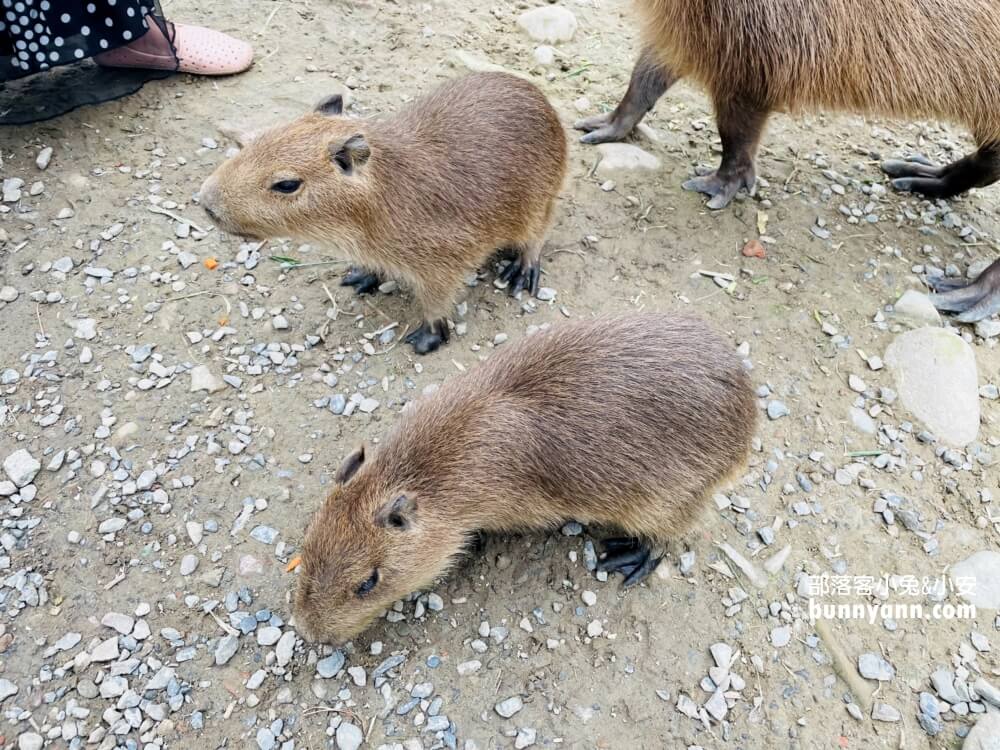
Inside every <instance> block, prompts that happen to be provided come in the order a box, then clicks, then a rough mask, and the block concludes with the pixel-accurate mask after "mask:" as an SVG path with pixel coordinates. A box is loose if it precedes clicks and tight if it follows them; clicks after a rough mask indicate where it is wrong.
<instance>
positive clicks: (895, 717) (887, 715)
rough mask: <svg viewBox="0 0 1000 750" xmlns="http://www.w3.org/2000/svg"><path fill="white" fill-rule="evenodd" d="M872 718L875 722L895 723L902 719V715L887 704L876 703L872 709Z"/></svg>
mask: <svg viewBox="0 0 1000 750" xmlns="http://www.w3.org/2000/svg"><path fill="white" fill-rule="evenodd" d="M872 718H873V719H874V720H875V721H886V722H896V721H899V720H900V719H902V718H903V715H902V714H900V713H899V710H898V709H896V708H894V707H893V706H890V705H889V704H888V703H876V704H875V705H874V707H873V708H872Z"/></svg>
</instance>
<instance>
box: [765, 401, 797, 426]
mask: <svg viewBox="0 0 1000 750" xmlns="http://www.w3.org/2000/svg"><path fill="white" fill-rule="evenodd" d="M789 414H791V412H790V411H789V410H788V407H787V406H786V405H785V402H784V401H768V402H767V418H768V419H770V420H772V421H774V420H777V419H781V418H782V417H787V416H788V415H789Z"/></svg>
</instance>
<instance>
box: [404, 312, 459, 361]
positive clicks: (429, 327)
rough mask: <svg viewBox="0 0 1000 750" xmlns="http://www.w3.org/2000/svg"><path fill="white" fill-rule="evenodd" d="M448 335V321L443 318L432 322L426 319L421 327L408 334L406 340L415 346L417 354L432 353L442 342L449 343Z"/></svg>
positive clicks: (414, 349)
mask: <svg viewBox="0 0 1000 750" xmlns="http://www.w3.org/2000/svg"><path fill="white" fill-rule="evenodd" d="M448 337H449V331H448V321H447V320H444V319H441V320H435V321H434V322H432V323H428V322H426V321H425V322H424V323H423V324H422V325H421V326H420V328H418V329H417V330H415V331H414V332H413V333H411V334H410V335H409V336H407V337H406V339H405V341H406V343H407V344H411V345H412V346H413V351H415V352H416V353H417V354H430V353H431V352H433V351H435V350H436V349H438V348H439V347H440V346H441V344H445V343H447V342H448Z"/></svg>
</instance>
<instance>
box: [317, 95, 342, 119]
mask: <svg viewBox="0 0 1000 750" xmlns="http://www.w3.org/2000/svg"><path fill="white" fill-rule="evenodd" d="M313 111H315V112H318V113H319V114H321V115H326V116H327V117H336V116H337V115H339V114H340V113H341V112H343V111H344V97H343V96H342V95H341V94H330V96H325V97H323V98H322V99H320V100H319V101H318V102H316V107H315V108H314V110H313Z"/></svg>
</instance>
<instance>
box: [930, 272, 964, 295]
mask: <svg viewBox="0 0 1000 750" xmlns="http://www.w3.org/2000/svg"><path fill="white" fill-rule="evenodd" d="M924 281H925V283H926V284H927V286H929V287H930V288H931V290H932V291H935V292H952V291H954V290H956V289H961V288H962V287H964V286H966V285H967V284H968V282H967V281H965V280H964V279H952V278H949V277H947V276H928V277H927V278H926V279H925V280H924Z"/></svg>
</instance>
